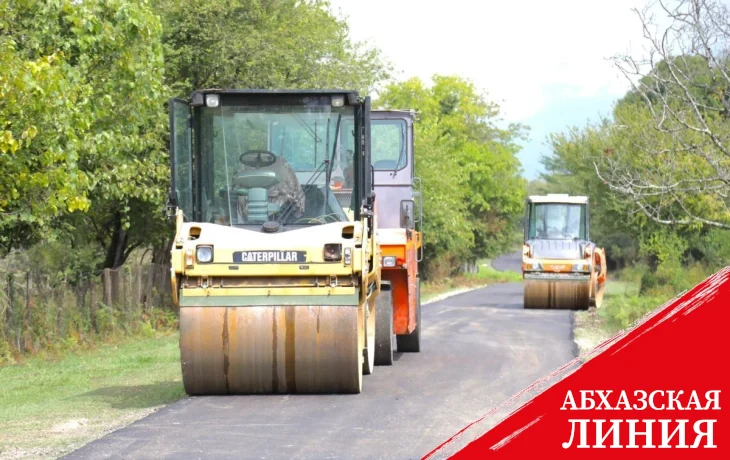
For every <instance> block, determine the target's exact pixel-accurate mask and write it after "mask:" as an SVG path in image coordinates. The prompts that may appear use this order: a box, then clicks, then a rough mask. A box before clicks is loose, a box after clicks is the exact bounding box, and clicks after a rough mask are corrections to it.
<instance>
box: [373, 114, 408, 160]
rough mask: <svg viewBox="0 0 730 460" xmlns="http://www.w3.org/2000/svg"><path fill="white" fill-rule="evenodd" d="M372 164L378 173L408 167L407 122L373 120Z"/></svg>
mask: <svg viewBox="0 0 730 460" xmlns="http://www.w3.org/2000/svg"><path fill="white" fill-rule="evenodd" d="M370 132H371V138H372V141H371V142H372V147H371V152H372V153H371V155H372V160H371V161H372V163H373V168H374V169H375V170H376V171H383V170H394V171H397V170H399V169H403V168H405V166H406V161H407V158H406V157H407V155H406V122H405V120H372V122H371V127H370Z"/></svg>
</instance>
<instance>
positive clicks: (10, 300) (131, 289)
mask: <svg viewBox="0 0 730 460" xmlns="http://www.w3.org/2000/svg"><path fill="white" fill-rule="evenodd" d="M169 270H170V269H169V267H166V266H163V265H152V264H150V265H142V266H136V267H122V268H120V269H116V270H110V269H106V270H104V271H103V272H102V273H101V274H100V275H81V274H78V275H76V276H74V277H71V278H64V279H61V280H57V279H51V278H50V277H48V276H39V275H37V274H35V273H34V272H33V271H27V272H11V271H2V270H0V285H1V286H2V292H0V341H2V342H5V343H4V344H3V345H4V347H5V348H8V347H9V348H10V349H11V350H6V352H7V351H12V352H14V353H33V352H35V351H38V350H40V349H52V348H55V347H58V346H63V345H72V344H73V343H78V342H83V341H89V340H90V339H91V338H93V337H94V336H97V335H104V334H109V333H115V332H132V330H133V329H135V328H137V327H139V324H140V322H141V321H143V320H145V319H147V320H148V319H149V318H151V317H153V316H154V315H153V310H155V309H158V310H159V309H161V310H164V312H165V313H167V314H171V313H173V312H176V310H175V309H173V308H172V299H171V285H170V271H169ZM69 342H71V343H69Z"/></svg>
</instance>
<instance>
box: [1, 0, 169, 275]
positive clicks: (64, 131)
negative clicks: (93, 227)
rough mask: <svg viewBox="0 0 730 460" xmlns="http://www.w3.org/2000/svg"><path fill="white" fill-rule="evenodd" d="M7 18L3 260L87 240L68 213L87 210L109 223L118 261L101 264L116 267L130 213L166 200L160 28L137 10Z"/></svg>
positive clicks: (35, 7)
mask: <svg viewBox="0 0 730 460" xmlns="http://www.w3.org/2000/svg"><path fill="white" fill-rule="evenodd" d="M0 8H2V10H3V15H2V18H3V19H2V20H0V61H1V62H2V65H1V66H0V67H1V69H0V129H2V136H0V139H2V140H1V141H0V153H1V154H0V167H1V168H2V170H3V173H4V174H3V177H2V178H0V196H2V197H3V198H2V199H0V235H2V237H0V244H1V245H2V246H1V247H2V251H3V252H7V251H8V250H9V249H11V248H13V247H19V246H23V245H27V244H29V243H32V242H34V241H36V240H38V239H39V238H40V237H46V236H49V237H54V236H62V237H68V236H69V235H71V237H72V238H79V239H84V237H85V236H86V235H85V232H86V230H87V228H85V227H84V226H83V223H84V221H85V220H86V219H84V218H83V217H81V218H80V217H79V216H72V215H71V214H72V213H74V212H75V211H82V212H87V213H88V214H85V215H84V216H86V217H88V218H89V219H94V220H99V221H104V220H105V217H102V216H106V218H107V219H106V221H105V224H106V225H105V228H106V229H111V231H110V233H111V234H112V235H115V236H113V237H112V238H109V239H103V238H102V239H101V240H100V241H99V242H100V243H101V244H102V246H103V249H104V252H106V253H107V254H111V253H115V255H114V257H110V256H109V255H107V261H106V262H105V263H104V266H118V265H119V264H121V263H122V262H123V261H124V260H123V259H124V251H123V252H122V255H121V256H119V255H118V253H119V248H116V247H113V246H115V240H114V238H115V237H117V239H120V238H119V237H120V235H121V239H122V240H123V239H124V232H125V229H126V228H127V227H129V224H130V221H129V219H130V216H131V214H130V211H131V210H132V206H133V205H134V203H146V204H147V205H148V206H149V204H151V203H159V202H160V201H161V197H162V190H163V184H164V181H165V178H166V177H167V175H168V173H167V168H166V167H165V166H164V165H165V164H166V161H167V160H166V157H167V154H166V153H165V151H164V144H163V143H162V142H161V141H162V140H163V138H162V136H161V132H162V127H163V126H164V125H163V124H162V122H163V121H164V119H163V118H162V117H161V115H162V112H161V108H162V106H161V101H162V97H163V95H164V93H165V91H164V87H163V60H162V46H161V44H160V36H161V27H160V23H159V20H158V19H157V17H156V16H155V15H154V14H153V12H152V11H151V10H150V8H149V7H148V6H147V4H146V2H145V1H132V0H110V1H101V0H88V1H84V2H75V1H71V0H59V1H56V2H34V1H28V2H3V5H2V6H1V7H0ZM110 216H113V217H112V218H110ZM79 219H80V220H81V222H79ZM52 229H53V230H55V232H54V233H51V234H50V235H49V234H48V231H49V230H52ZM67 230H69V231H67Z"/></svg>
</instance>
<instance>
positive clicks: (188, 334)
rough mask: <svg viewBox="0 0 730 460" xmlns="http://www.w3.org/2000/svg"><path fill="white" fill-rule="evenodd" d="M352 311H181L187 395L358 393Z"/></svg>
mask: <svg viewBox="0 0 730 460" xmlns="http://www.w3.org/2000/svg"><path fill="white" fill-rule="evenodd" d="M359 333H361V332H359V329H358V307H356V306H314V307H312V306H276V307H273V306H265V307H182V308H180V355H181V360H182V376H183V385H184V387H185V391H186V392H187V393H188V394H190V395H219V394H282V393H360V391H361V390H362V352H361V349H362V348H361V346H360V345H359V341H360V340H361V337H358V334H359Z"/></svg>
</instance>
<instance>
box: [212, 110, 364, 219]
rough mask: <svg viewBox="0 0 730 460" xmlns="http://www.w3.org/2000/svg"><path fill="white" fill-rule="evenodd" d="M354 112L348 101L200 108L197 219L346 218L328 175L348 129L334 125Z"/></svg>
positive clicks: (339, 124)
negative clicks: (341, 104)
mask: <svg viewBox="0 0 730 460" xmlns="http://www.w3.org/2000/svg"><path fill="white" fill-rule="evenodd" d="M353 115H354V110H353V108H352V107H343V108H333V107H331V106H329V105H317V106H300V105H296V106H285V105H281V106H271V105H266V106H262V105H256V106H219V107H216V108H207V107H205V108H201V116H200V137H199V143H200V158H201V168H200V169H201V170H200V194H201V196H200V197H199V199H200V203H201V204H202V206H201V213H202V218H203V221H205V222H215V223H219V224H225V225H247V224H261V223H262V222H266V221H269V220H275V221H278V222H280V223H282V224H293V225H313V224H325V223H330V222H340V221H346V220H347V215H346V214H345V213H344V211H343V210H342V207H341V206H340V205H339V203H338V202H337V199H336V198H335V197H334V195H333V193H332V191H331V189H330V187H329V185H328V182H329V179H330V177H331V175H332V173H333V171H332V169H333V161H332V159H333V158H336V155H337V152H338V151H339V150H340V145H341V144H343V145H344V143H346V142H347V141H346V140H343V137H346V136H348V134H349V136H352V135H353V134H352V133H351V132H350V133H347V132H346V131H344V130H342V129H339V128H341V121H342V118H344V117H345V116H349V117H353ZM352 143H353V141H352V139H350V140H349V144H352ZM349 144H348V145H349Z"/></svg>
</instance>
